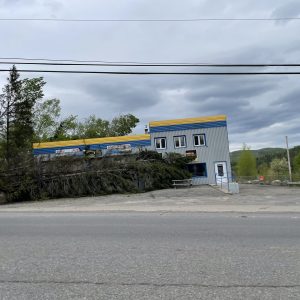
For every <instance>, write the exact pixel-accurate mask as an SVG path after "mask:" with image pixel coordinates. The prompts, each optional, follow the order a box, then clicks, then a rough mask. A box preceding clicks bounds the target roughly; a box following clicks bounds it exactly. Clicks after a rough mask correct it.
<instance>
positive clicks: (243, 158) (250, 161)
mask: <svg viewBox="0 0 300 300" xmlns="http://www.w3.org/2000/svg"><path fill="white" fill-rule="evenodd" d="M237 171H238V175H239V176H256V174H257V170H256V159H255V156H254V155H253V153H252V151H251V150H250V148H249V147H248V146H247V145H246V144H244V145H243V150H242V152H241V154H240V157H239V159H238V162H237Z"/></svg>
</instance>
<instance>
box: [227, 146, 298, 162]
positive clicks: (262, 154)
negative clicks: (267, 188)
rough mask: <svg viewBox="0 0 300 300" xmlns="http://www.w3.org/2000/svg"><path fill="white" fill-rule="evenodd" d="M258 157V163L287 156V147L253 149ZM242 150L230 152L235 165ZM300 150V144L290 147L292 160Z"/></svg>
mask: <svg viewBox="0 0 300 300" xmlns="http://www.w3.org/2000/svg"><path fill="white" fill-rule="evenodd" d="M251 151H252V153H253V155H254V156H255V157H256V160H257V164H258V165H260V164H262V163H268V164H269V163H270V162H271V161H272V160H273V159H274V158H282V157H286V149H285V148H262V149H258V150H251ZM241 152H242V150H238V151H233V152H231V153H230V159H231V163H232V164H233V165H235V164H236V163H237V161H238V159H239V156H240V154H241ZM299 152H300V146H295V147H294V148H291V149H290V156H291V160H293V158H294V157H295V156H296V155H297V154H298V153H299Z"/></svg>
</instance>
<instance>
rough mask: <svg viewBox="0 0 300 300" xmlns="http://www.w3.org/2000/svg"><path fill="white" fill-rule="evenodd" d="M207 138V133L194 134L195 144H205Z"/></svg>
mask: <svg viewBox="0 0 300 300" xmlns="http://www.w3.org/2000/svg"><path fill="white" fill-rule="evenodd" d="M205 145H206V138H205V134H195V135H194V146H205Z"/></svg>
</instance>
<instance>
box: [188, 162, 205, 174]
mask: <svg viewBox="0 0 300 300" xmlns="http://www.w3.org/2000/svg"><path fill="white" fill-rule="evenodd" d="M187 167H188V171H189V172H190V173H192V175H193V176H199V177H207V172H206V163H198V164H188V165H187Z"/></svg>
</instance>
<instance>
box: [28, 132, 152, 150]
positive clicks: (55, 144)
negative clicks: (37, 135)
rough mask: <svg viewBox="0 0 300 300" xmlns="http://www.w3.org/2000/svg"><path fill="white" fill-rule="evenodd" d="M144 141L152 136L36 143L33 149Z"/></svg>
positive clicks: (140, 135)
mask: <svg viewBox="0 0 300 300" xmlns="http://www.w3.org/2000/svg"><path fill="white" fill-rule="evenodd" d="M142 140H150V135H149V134H139V135H126V136H115V137H104V138H94V139H80V140H68V141H56V142H44V143H34V144H33V149H40V148H54V147H64V146H79V145H93V144H106V143H118V142H129V141H142Z"/></svg>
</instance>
